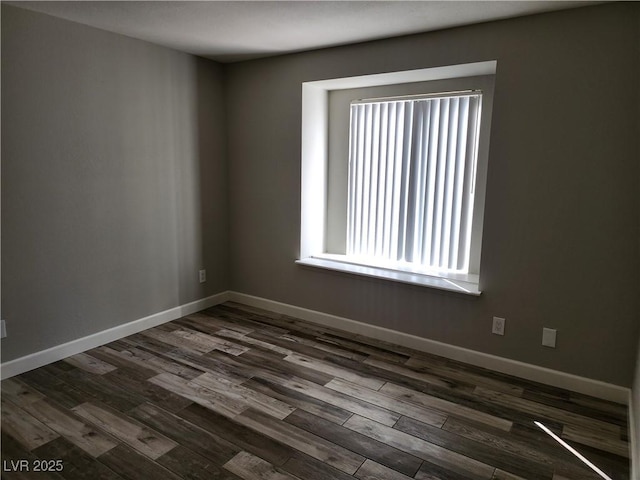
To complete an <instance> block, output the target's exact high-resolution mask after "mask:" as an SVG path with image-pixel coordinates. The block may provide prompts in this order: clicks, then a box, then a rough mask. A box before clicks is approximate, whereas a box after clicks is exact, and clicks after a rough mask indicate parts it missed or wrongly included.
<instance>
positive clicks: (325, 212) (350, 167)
mask: <svg viewBox="0 0 640 480" xmlns="http://www.w3.org/2000/svg"><path fill="white" fill-rule="evenodd" d="M494 73H495V62H481V63H479V64H469V65H461V66H453V67H441V68H435V69H424V70H417V71H409V72H397V73H391V74H380V75H370V76H366V77H355V78H349V79H336V80H325V81H320V82H310V83H308V84H304V86H303V164H302V173H303V178H302V180H303V182H302V235H301V252H300V259H299V260H298V263H301V264H304V265H311V266H316V267H321V268H330V269H334V270H341V271H346V272H350V273H356V274H362V275H368V276H375V277H380V278H387V279H391V280H396V281H401V282H408V283H415V284H419V285H426V286H432V287H436V288H444V289H448V290H454V291H459V292H463V293H470V294H476V295H477V294H479V293H480V291H479V288H478V285H479V265H480V247H481V240H482V220H483V210H484V187H485V183H486V167H487V157H488V132H489V126H490V118H491V102H492V95H493V74H494ZM425 80H426V81H425ZM443 92H444V93H443Z"/></svg>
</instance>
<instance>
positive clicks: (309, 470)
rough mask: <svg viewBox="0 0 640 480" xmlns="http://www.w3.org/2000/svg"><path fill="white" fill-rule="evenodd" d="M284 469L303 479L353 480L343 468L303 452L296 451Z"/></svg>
mask: <svg viewBox="0 0 640 480" xmlns="http://www.w3.org/2000/svg"><path fill="white" fill-rule="evenodd" d="M282 469H283V470H285V471H286V472H288V473H290V474H292V475H293V476H295V477H297V478H300V479H302V480H353V477H352V476H351V475H347V474H346V473H344V472H343V471H342V470H338V469H337V468H335V467H332V466H331V465H327V464H326V463H324V462H321V461H320V460H316V459H315V458H313V457H310V456H309V455H306V454H304V453H302V452H296V453H295V454H294V455H293V456H292V457H291V458H289V460H287V462H286V463H285V464H284V465H283V466H282Z"/></svg>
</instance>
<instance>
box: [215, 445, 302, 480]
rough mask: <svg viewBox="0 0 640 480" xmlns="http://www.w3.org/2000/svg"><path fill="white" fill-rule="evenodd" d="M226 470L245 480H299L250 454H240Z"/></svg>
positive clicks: (227, 464) (226, 464) (228, 463)
mask: <svg viewBox="0 0 640 480" xmlns="http://www.w3.org/2000/svg"><path fill="white" fill-rule="evenodd" d="M224 468H226V469H227V470H228V471H230V472H232V473H234V474H235V475H237V476H238V477H240V478H244V479H245V480H256V479H259V480H299V479H298V478H297V477H294V476H293V475H289V474H288V473H286V472H283V471H279V470H278V469H276V467H274V466H273V465H271V464H270V463H269V462H266V461H264V460H262V459H261V458H259V457H256V456H255V455H251V454H250V453H249V452H240V453H238V454H237V455H236V456H235V457H233V458H232V459H231V460H229V461H228V462H227V463H225V464H224Z"/></svg>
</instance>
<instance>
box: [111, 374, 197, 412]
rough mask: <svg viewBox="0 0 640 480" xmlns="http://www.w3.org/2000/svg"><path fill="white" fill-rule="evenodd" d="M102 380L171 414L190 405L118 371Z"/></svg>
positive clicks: (184, 399) (156, 387) (160, 389)
mask: <svg viewBox="0 0 640 480" xmlns="http://www.w3.org/2000/svg"><path fill="white" fill-rule="evenodd" d="M154 374H155V373H154ZM103 379H104V381H105V382H106V383H108V384H109V385H113V386H114V387H115V386H117V387H119V388H122V389H124V390H126V391H127V392H129V393H130V394H132V395H136V396H137V397H139V398H141V399H142V400H143V401H144V400H146V401H148V402H151V403H153V404H155V405H158V406H160V407H162V408H164V409H165V410H169V411H171V412H177V411H178V410H182V409H183V408H184V407H186V406H188V405H190V404H191V400H189V399H187V398H184V397H182V396H180V395H177V394H175V393H173V392H170V391H168V390H166V389H165V388H162V387H159V386H158V385H155V384H153V383H151V382H149V381H147V380H136V379H132V378H131V377H129V375H128V374H127V373H126V372H123V371H122V370H120V369H118V370H115V371H113V372H111V373H107V374H106V375H104V376H103ZM141 403H143V402H140V403H138V405H140V404H141Z"/></svg>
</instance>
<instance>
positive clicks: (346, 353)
mask: <svg viewBox="0 0 640 480" xmlns="http://www.w3.org/2000/svg"><path fill="white" fill-rule="evenodd" d="M280 338H281V339H283V340H285V341H287V342H291V343H294V344H302V345H305V346H307V347H311V348H313V349H314V350H316V351H319V352H318V354H322V352H326V353H330V354H332V355H337V356H340V357H344V358H348V359H350V360H355V361H357V362H361V361H363V360H365V359H367V358H369V355H366V354H364V353H361V352H357V351H355V350H352V349H349V348H344V347H340V346H338V345H332V344H331V343H328V342H320V341H318V340H317V339H316V338H314V337H311V338H309V336H305V335H303V334H299V333H296V334H295V335H294V334H293V333H287V334H285V335H281V336H280ZM301 353H303V352H301Z"/></svg>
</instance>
